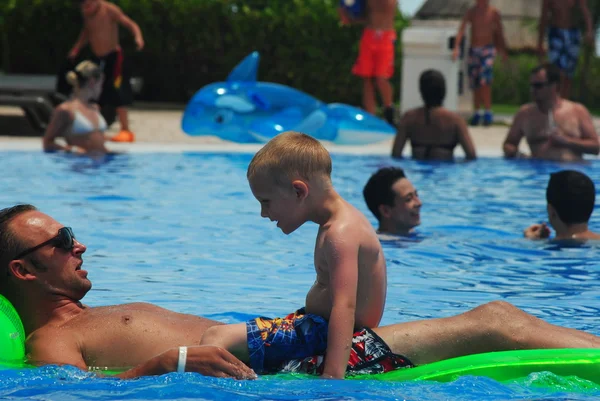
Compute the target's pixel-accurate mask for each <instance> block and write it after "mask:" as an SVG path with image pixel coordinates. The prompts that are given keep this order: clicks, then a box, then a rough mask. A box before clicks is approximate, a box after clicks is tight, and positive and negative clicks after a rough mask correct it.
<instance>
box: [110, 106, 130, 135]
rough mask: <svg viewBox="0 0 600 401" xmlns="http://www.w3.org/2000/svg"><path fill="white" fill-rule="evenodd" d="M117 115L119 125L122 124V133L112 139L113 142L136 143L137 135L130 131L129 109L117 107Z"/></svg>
mask: <svg viewBox="0 0 600 401" xmlns="http://www.w3.org/2000/svg"><path fill="white" fill-rule="evenodd" d="M117 115H118V116H119V123H120V124H121V131H119V133H118V134H117V135H115V136H113V137H112V138H110V140H111V141H113V142H133V141H135V135H134V134H133V132H131V131H130V130H129V117H128V115H127V107H125V106H119V107H117Z"/></svg>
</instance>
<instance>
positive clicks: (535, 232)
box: [523, 223, 550, 239]
mask: <svg viewBox="0 0 600 401" xmlns="http://www.w3.org/2000/svg"><path fill="white" fill-rule="evenodd" d="M523 235H524V236H525V237H526V238H529V239H545V238H548V237H550V228H548V226H547V225H546V223H541V224H532V225H530V226H529V227H527V228H526V229H525V230H523Z"/></svg>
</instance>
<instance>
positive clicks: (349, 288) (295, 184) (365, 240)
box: [202, 131, 401, 378]
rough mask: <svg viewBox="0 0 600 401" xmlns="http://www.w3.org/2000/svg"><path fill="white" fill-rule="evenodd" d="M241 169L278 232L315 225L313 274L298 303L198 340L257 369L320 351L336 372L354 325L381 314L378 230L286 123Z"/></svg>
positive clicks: (326, 368)
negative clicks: (286, 311) (283, 313)
mask: <svg viewBox="0 0 600 401" xmlns="http://www.w3.org/2000/svg"><path fill="white" fill-rule="evenodd" d="M247 176H248V181H249V183H250V188H251V190H252V193H253V194H254V197H255V198H256V199H257V200H258V201H259V202H260V208H261V216H262V217H266V218H269V219H270V220H271V221H275V222H277V227H279V228H280V229H281V231H283V233H284V234H290V233H292V232H294V231H295V230H296V229H297V228H298V227H300V226H301V225H302V224H304V223H306V222H307V221H312V222H315V223H317V224H318V225H319V232H318V234H317V241H316V246H315V256H314V261H315V269H316V273H317V278H316V281H315V283H314V284H313V286H312V288H311V289H310V291H309V292H308V295H307V296H306V304H305V305H306V306H305V308H302V309H301V310H299V311H297V312H295V313H293V314H290V315H288V316H287V317H286V318H283V319H267V318H262V317H260V318H256V319H253V320H250V321H249V322H247V323H240V324H233V325H225V326H215V327H214V328H210V329H209V330H208V331H207V332H206V333H205V334H204V335H203V337H202V344H212V345H218V346H221V347H223V348H226V349H228V350H229V351H230V352H232V353H233V354H235V355H236V356H237V357H238V358H240V359H241V360H242V361H244V362H246V363H249V364H250V367H252V368H253V369H254V370H255V371H256V372H257V373H263V372H273V371H278V370H279V369H281V367H282V363H283V362H284V361H287V360H291V359H300V358H305V357H310V356H313V355H319V354H323V352H325V351H326V357H325V361H324V363H323V366H322V368H323V371H322V376H323V377H327V378H343V377H344V374H345V373H346V368H347V366H348V364H349V356H350V354H351V349H352V346H353V333H354V331H355V329H356V328H374V327H377V326H378V325H379V321H380V320H381V316H382V314H383V307H384V304H385V297H386V284H387V281H386V280H387V277H386V266H385V258H384V255H383V250H382V248H381V245H380V243H379V240H378V238H377V235H376V234H375V231H374V230H373V228H372V226H371V224H370V223H369V221H368V220H367V219H366V217H365V216H364V215H363V214H362V213H361V212H359V211H358V210H357V209H356V208H354V206H352V205H350V204H349V203H348V202H346V201H345V200H344V199H343V198H342V197H341V196H340V195H339V194H338V193H337V192H336V191H335V189H334V188H333V186H332V183H331V158H330V156H329V153H328V152H327V150H326V149H325V148H324V147H323V146H322V145H321V144H320V143H319V141H317V140H316V139H314V138H312V137H310V136H308V135H305V134H301V133H298V132H291V131H290V132H284V133H282V134H280V135H278V136H276V137H275V138H273V139H272V140H271V141H269V142H268V143H267V144H266V145H265V146H264V147H263V148H262V149H261V150H260V151H259V152H258V153H256V155H255V156H254V158H253V159H252V161H251V162H250V166H249V167H248V174H247ZM366 334H367V335H368V334H374V333H372V332H367V333H366ZM375 337H376V335H375ZM399 363H400V364H401V362H399ZM350 365H351V366H352V364H350ZM396 366H397V365H396ZM396 366H394V367H392V368H395V367H396Z"/></svg>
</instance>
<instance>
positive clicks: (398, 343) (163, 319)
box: [0, 205, 600, 379]
mask: <svg viewBox="0 0 600 401" xmlns="http://www.w3.org/2000/svg"><path fill="white" fill-rule="evenodd" d="M86 250H87V247H86V246H85V245H84V244H82V243H81V242H79V241H77V240H76V239H75V237H74V235H73V231H72V230H71V229H70V228H68V227H64V226H63V225H62V224H60V223H59V222H58V221H56V220H54V219H53V218H52V217H50V216H48V215H46V214H44V213H41V212H40V211H38V210H37V209H36V208H35V207H34V206H32V205H15V206H12V207H9V208H5V209H2V210H0V277H2V279H1V280H0V294H2V295H4V296H5V297H6V298H7V299H8V300H9V301H10V302H11V303H12V304H13V305H14V307H15V309H16V310H17V312H18V314H19V316H20V317H21V320H22V322H23V326H24V328H25V337H26V341H25V348H26V352H27V358H28V362H29V363H31V364H35V365H48V364H56V365H71V366H75V367H78V368H80V369H83V370H86V371H87V370H89V369H93V367H131V368H129V369H127V370H126V371H124V372H122V373H120V374H118V375H117V376H116V377H119V378H123V379H129V378H134V377H139V376H149V375H160V374H164V373H168V372H176V371H178V372H184V371H186V372H198V373H201V374H203V375H208V376H218V377H236V378H239V379H244V378H253V377H256V376H255V375H254V373H253V372H252V371H251V370H250V369H249V368H248V367H247V366H245V365H244V364H243V363H242V362H241V361H239V360H238V359H236V358H235V357H234V356H233V355H232V354H231V353H229V352H227V351H226V350H224V349H222V348H218V347H212V346H198V344H199V342H200V340H201V338H202V335H203V334H204V332H205V331H206V329H207V328H208V327H211V326H215V325H221V324H223V323H220V322H217V321H214V320H211V319H207V318H204V317H201V316H195V315H189V314H184V313H176V312H173V311H170V310H168V309H164V308H161V307H159V306H156V305H153V304H149V303H143V302H136V303H129V304H119V305H110V306H97V307H89V306H86V305H84V304H83V303H82V302H81V300H82V299H83V298H84V297H85V295H86V294H87V293H88V291H89V290H90V289H91V288H92V282H91V281H90V279H89V278H88V272H87V271H85V270H83V269H82V266H83V254H84V253H85V251H86ZM373 333H374V336H373V337H372V338H370V339H369V338H367V339H368V340H370V341H369V342H368V345H375V348H376V350H377V352H379V353H380V354H382V355H383V356H380V357H378V358H375V359H371V361H370V364H371V365H376V364H379V363H380V362H381V361H386V360H389V358H390V354H392V353H393V354H392V355H391V356H392V357H393V355H396V356H398V355H405V357H404V358H405V359H406V358H409V359H410V361H411V362H412V364H414V365H416V366H419V365H425V364H428V363H432V362H436V361H440V360H445V359H449V358H454V357H458V356H464V355H472V354H478V353H484V352H492V351H506V350H522V349H541V348H600V337H597V336H594V335H592V334H588V333H585V332H582V331H578V330H574V329H569V328H565V327H560V326H555V325H552V324H549V323H547V322H544V321H543V320H541V319H538V318H536V317H534V316H532V315H529V314H527V313H525V312H524V311H522V310H520V309H518V308H516V307H515V306H513V305H511V304H509V303H507V302H502V301H494V302H489V303H487V304H485V305H482V306H478V307H477V308H475V309H473V310H470V311H468V312H465V313H461V314H459V315H456V316H451V317H444V318H438V319H423V320H418V321H413V322H404V323H396V324H392V325H388V326H380V327H377V328H374V329H373ZM365 338H366V337H365V336H360V335H359V336H355V338H354V339H353V342H354V341H357V342H358V343H360V342H363V343H364V341H365ZM376 339H378V340H377V341H373V340H376ZM372 348H374V347H366V348H365V351H368V350H371V349H372ZM351 355H353V354H352V353H351ZM315 360H316V361H322V358H320V357H317V356H314V357H312V358H309V360H308V361H298V362H297V363H293V366H299V367H300V368H302V367H304V366H312V365H310V363H309V362H312V361H315ZM406 360H407V361H408V359H406Z"/></svg>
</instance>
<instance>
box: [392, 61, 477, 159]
mask: <svg viewBox="0 0 600 401" xmlns="http://www.w3.org/2000/svg"><path fill="white" fill-rule="evenodd" d="M419 91H420V92H421V97H422V98H423V103H424V104H425V105H424V106H423V107H420V108H417V109H412V110H409V111H407V112H406V113H404V115H403V116H402V118H401V120H400V122H399V123H398V129H397V133H396V138H395V139H394V144H393V146H392V157H402V152H403V150H404V145H405V144H406V141H407V140H410V142H411V147H412V157H413V158H414V159H419V160H453V158H454V155H453V154H454V148H455V147H456V145H458V144H460V145H461V146H462V148H463V150H464V152H465V156H466V158H467V159H475V158H476V154H475V146H474V145H473V141H472V140H471V136H470V135H469V130H468V128H467V124H466V122H465V121H464V120H463V119H462V117H460V116H459V115H458V114H456V113H453V112H451V111H450V110H448V109H446V108H444V107H443V106H442V105H443V103H444V99H445V97H446V81H445V78H444V76H443V75H442V73H441V72H439V71H437V70H426V71H423V73H422V74H421V76H420V77H419Z"/></svg>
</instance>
